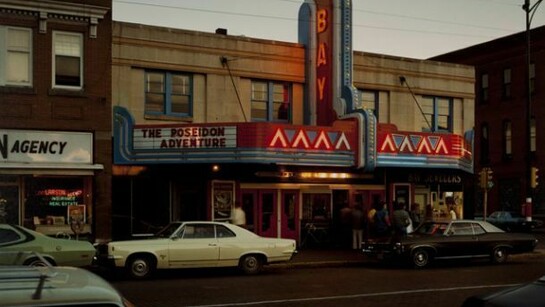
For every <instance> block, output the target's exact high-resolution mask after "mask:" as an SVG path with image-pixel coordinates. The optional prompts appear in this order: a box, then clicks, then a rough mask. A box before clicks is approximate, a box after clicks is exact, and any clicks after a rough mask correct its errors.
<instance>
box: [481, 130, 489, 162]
mask: <svg viewBox="0 0 545 307" xmlns="http://www.w3.org/2000/svg"><path fill="white" fill-rule="evenodd" d="M488 133H489V131H488V124H487V123H482V124H481V148H480V149H481V164H488V163H490V140H489V137H488Z"/></svg>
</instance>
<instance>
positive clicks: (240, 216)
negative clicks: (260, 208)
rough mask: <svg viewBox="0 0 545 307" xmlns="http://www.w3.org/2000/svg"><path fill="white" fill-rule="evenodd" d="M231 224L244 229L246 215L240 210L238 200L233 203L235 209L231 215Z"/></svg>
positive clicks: (240, 206) (240, 205)
mask: <svg viewBox="0 0 545 307" xmlns="http://www.w3.org/2000/svg"><path fill="white" fill-rule="evenodd" d="M231 223H233V224H235V225H237V226H240V227H243V228H246V213H245V212H244V210H243V209H242V204H241V203H240V202H239V201H238V200H237V201H236V202H235V208H234V209H233V212H232V213H231Z"/></svg>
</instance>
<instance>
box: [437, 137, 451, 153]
mask: <svg viewBox="0 0 545 307" xmlns="http://www.w3.org/2000/svg"><path fill="white" fill-rule="evenodd" d="M440 151H443V152H444V153H445V154H447V155H448V154H449V152H448V149H447V145H445V141H444V140H443V139H442V138H440V139H439V143H437V148H435V152H436V153H439V152H440Z"/></svg>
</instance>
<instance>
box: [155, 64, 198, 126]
mask: <svg viewBox="0 0 545 307" xmlns="http://www.w3.org/2000/svg"><path fill="white" fill-rule="evenodd" d="M192 81H193V77H192V75H191V74H184V73H176V72H164V71H147V72H146V90H145V92H146V102H145V105H146V106H145V112H146V114H148V115H169V116H183V117H188V116H192V113H193V105H192V103H193V95H192V83H193V82H192Z"/></svg>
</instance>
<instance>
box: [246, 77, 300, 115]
mask: <svg viewBox="0 0 545 307" xmlns="http://www.w3.org/2000/svg"><path fill="white" fill-rule="evenodd" d="M251 103H252V121H270V122H289V121H290V119H291V108H292V103H291V85H290V84H289V83H286V82H274V81H252V101H251Z"/></svg>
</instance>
